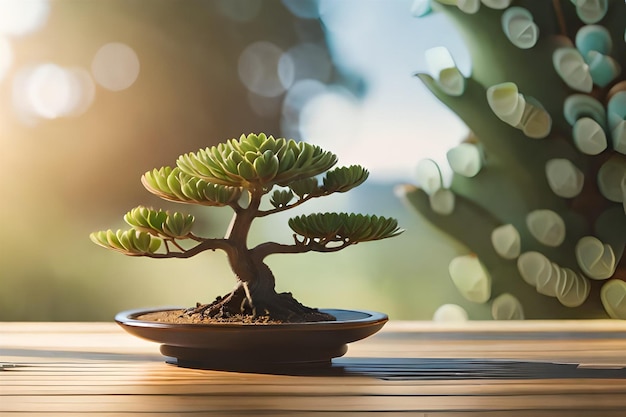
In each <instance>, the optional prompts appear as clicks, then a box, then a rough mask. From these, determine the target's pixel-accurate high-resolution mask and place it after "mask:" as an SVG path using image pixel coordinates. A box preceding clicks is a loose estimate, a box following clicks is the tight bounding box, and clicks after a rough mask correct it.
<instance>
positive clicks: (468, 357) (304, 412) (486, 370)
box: [0, 320, 626, 417]
mask: <svg viewBox="0 0 626 417" xmlns="http://www.w3.org/2000/svg"><path fill="white" fill-rule="evenodd" d="M581 364H582V366H579V365H581ZM0 365H1V368H0V369H1V370H0V415H1V416H3V417H4V416H20V417H24V416H39V417H51V416H66V415H68V414H70V413H74V414H73V415H93V416H101V417H104V416H120V415H139V416H148V415H158V416H180V415H185V416H200V415H202V416H204V415H233V416H234V415H242V416H244V415H245V416H255V415H261V416H263V415H279V416H283V415H284V416H291V415H301V416H313V415H316V416H318V415H324V416H356V415H361V414H362V413H367V415H368V416H378V415H381V416H382V415H384V416H385V417H395V416H406V415H411V416H413V415H415V416H427V415H428V416H439V417H444V416H446V417H460V416H467V417H477V416H486V417H495V416H501V415H502V416H513V417H515V416H526V415H529V416H530V415H532V416H538V417H544V416H557V417H560V416H563V417H565V416H568V417H571V416H607V417H613V416H625V415H626V323H624V322H621V321H604V320H599V321H571V322H570V321H558V322H556V321H554V322H553V321H545V322H471V323H467V324H464V325H462V326H461V325H442V324H435V323H432V322H393V321H392V322H390V323H388V324H387V325H386V326H385V328H383V330H382V331H381V332H380V333H379V334H377V335H375V336H373V337H371V338H369V339H366V340H363V341H360V342H358V343H355V344H353V345H351V346H350V349H349V351H348V354H347V355H346V356H345V357H344V358H339V359H337V360H335V361H334V364H333V367H332V368H328V369H305V370H302V369H300V370H280V371H276V370H275V371H273V372H263V373H238V372H221V371H210V370H198V369H185V368H178V367H175V366H172V365H168V364H166V363H165V362H164V360H163V358H162V357H161V356H160V355H159V354H158V346H157V345H155V344H153V343H150V342H146V341H143V340H140V339H137V338H134V337H132V336H129V335H127V334H126V333H124V332H123V331H122V330H121V329H120V328H119V327H118V326H116V325H115V324H111V323H0Z"/></svg>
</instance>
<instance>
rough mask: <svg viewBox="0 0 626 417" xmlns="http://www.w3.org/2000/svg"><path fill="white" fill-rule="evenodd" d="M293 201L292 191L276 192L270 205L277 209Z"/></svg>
mask: <svg viewBox="0 0 626 417" xmlns="http://www.w3.org/2000/svg"><path fill="white" fill-rule="evenodd" d="M292 199H293V192H292V191H291V190H276V191H274V193H273V194H272V197H271V198H270V203H272V205H273V206H274V207H276V208H279V207H285V206H286V205H287V204H289V202H290V201H291V200H292Z"/></svg>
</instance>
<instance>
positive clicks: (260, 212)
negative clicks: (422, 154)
mask: <svg viewBox="0 0 626 417" xmlns="http://www.w3.org/2000/svg"><path fill="white" fill-rule="evenodd" d="M336 162H337V157H336V155H334V154H333V153H331V152H327V151H325V150H323V149H321V148H320V147H318V146H315V145H311V144H308V143H305V142H296V141H294V140H286V139H284V138H279V139H275V138H273V137H272V136H269V137H268V136H266V135H265V134H258V135H257V134H250V135H248V136H245V135H242V136H241V137H240V138H239V139H238V140H237V139H230V140H228V141H227V142H225V143H221V144H219V145H218V146H213V147H210V148H206V149H202V150H200V151H198V152H196V153H188V154H185V155H182V156H180V157H179V158H178V160H177V161H176V167H175V168H171V167H163V168H160V169H154V170H152V171H148V172H146V173H145V174H144V175H143V176H142V178H141V182H142V183H143V185H144V186H145V187H146V189H147V190H148V191H150V192H151V193H153V194H155V195H157V196H159V197H161V198H163V199H165V200H169V201H175V202H178V203H187V204H196V205H203V206H208V207H224V206H226V207H230V208H231V209H232V210H233V212H234V214H233V217H232V221H231V223H230V226H229V227H228V230H227V231H226V234H225V235H224V237H221V238H220V237H218V238H212V237H200V236H197V235H196V234H194V233H193V232H192V227H193V224H194V217H193V216H192V215H188V214H182V213H179V212H174V213H170V212H168V211H163V210H153V209H151V208H147V207H143V206H139V207H136V208H134V209H132V210H131V211H129V212H128V213H127V214H126V215H125V216H124V220H125V221H126V223H128V224H129V225H130V227H131V228H130V229H129V230H118V231H116V232H114V231H112V230H107V231H100V232H95V233H92V234H91V235H90V238H91V240H92V241H93V242H94V243H96V244H98V245H100V246H103V247H105V248H108V249H113V250H115V251H118V252H121V253H123V254H125V255H130V256H147V257H150V258H159V259H161V258H190V257H192V256H195V255H198V254H200V253H202V252H206V251H215V250H218V249H219V250H222V251H224V252H225V253H226V255H227V257H228V261H229V264H230V267H231V269H232V271H233V272H234V275H235V277H236V279H237V284H236V286H235V287H234V289H233V290H232V291H231V292H230V293H229V294H226V295H225V296H220V297H217V298H216V299H215V301H213V302H212V303H210V304H198V305H197V306H196V307H193V308H190V309H187V310H185V311H184V312H183V313H182V316H187V317H195V319H197V320H203V319H210V318H211V319H215V320H219V321H238V320H243V321H268V320H273V321H287V322H303V321H324V320H333V319H334V317H332V316H330V315H329V314H326V313H323V312H321V311H319V310H317V309H313V308H310V307H306V306H304V305H302V304H300V303H299V302H298V301H297V300H296V299H295V298H294V297H292V295H291V294H290V293H280V294H279V293H277V292H276V290H275V285H274V284H275V280H274V275H273V274H272V271H271V270H270V268H269V267H268V266H267V264H266V263H265V258H267V257H268V256H269V255H272V254H275V253H304V252H336V251H339V250H342V249H345V248H346V247H348V246H350V245H354V244H357V243H359V242H365V241H370V240H379V239H384V238H388V237H392V236H396V235H398V234H400V233H401V232H402V230H400V229H399V228H398V224H397V221H396V220H395V219H391V218H384V217H377V216H369V215H361V214H348V213H317V214H310V215H300V216H296V217H293V218H291V219H289V221H288V224H289V227H290V228H291V229H292V230H293V232H294V234H293V242H291V243H290V244H281V243H275V242H265V243H261V244H259V245H257V246H255V247H252V248H250V247H248V234H249V232H250V227H251V225H252V223H253V221H254V220H256V219H258V218H261V217H266V216H269V215H272V214H276V213H280V212H283V211H285V210H289V209H292V208H294V207H297V206H299V205H301V204H303V203H305V202H306V201H309V200H311V199H313V198H318V197H324V196H328V195H330V194H334V193H343V192H346V191H348V190H350V189H352V188H354V187H357V186H358V185H360V184H362V183H363V182H364V181H365V180H366V179H367V177H368V171H367V170H366V169H364V168H363V167H361V166H358V165H353V166H349V167H340V168H334V169H332V170H331V168H332V167H333V166H334V165H335V164H336ZM321 174H324V176H323V178H322V179H321V182H320V181H319V180H318V178H317V176H319V175H321ZM265 197H269V202H270V203H271V206H268V208H263V207H262V204H261V203H262V201H263V200H264V198H265ZM182 241H187V242H188V243H186V244H183V243H182Z"/></svg>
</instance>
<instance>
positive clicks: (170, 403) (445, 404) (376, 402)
mask: <svg viewBox="0 0 626 417" xmlns="http://www.w3.org/2000/svg"><path fill="white" fill-rule="evenodd" d="M250 410H260V411H270V410H279V411H294V412H299V411H324V412H335V411H339V412H346V411H360V412H368V411H403V412H408V411H411V412H426V411H481V410H491V411H503V410H574V411H575V410H595V411H596V412H600V411H603V410H626V398H624V397H623V396H621V395H619V396H616V395H608V394H606V395H604V394H588V395H584V396H582V395H541V396H537V395H516V396H511V395H500V396H465V395H463V396H452V395H447V396H445V397H441V396H308V395H307V396H297V395H291V394H290V393H286V394H283V395H253V394H249V395H246V396H232V397H231V396H224V395H220V396H207V395H181V396H179V395H167V396H161V395H121V396H120V395H114V396H110V395H80V396H3V397H2V403H0V412H3V413H4V412H19V411H24V412H49V411H52V412H74V413H91V412H94V411H98V412H103V411H106V412H118V413H136V412H143V413H147V412H153V413H158V412H171V413H173V412H181V413H187V412H201V411H250Z"/></svg>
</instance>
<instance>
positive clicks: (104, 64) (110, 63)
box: [91, 42, 140, 91]
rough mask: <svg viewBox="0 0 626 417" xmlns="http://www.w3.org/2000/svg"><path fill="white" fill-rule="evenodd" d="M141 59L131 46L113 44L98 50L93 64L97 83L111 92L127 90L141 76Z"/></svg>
mask: <svg viewBox="0 0 626 417" xmlns="http://www.w3.org/2000/svg"><path fill="white" fill-rule="evenodd" d="M139 67H140V64H139V58H138V57H137V53H136V52H135V51H134V50H133V48H131V47H130V46H128V45H126V44H124V43H119V42H111V43H107V44H106V45H104V46H102V47H101V48H100V49H98V52H96V54H95V56H94V57H93V61H92V62H91V73H92V74H93V77H94V79H95V80H96V83H98V84H99V85H100V86H102V87H104V88H106V89H107V90H111V91H121V90H125V89H127V88H128V87H130V86H131V85H133V83H134V82H135V81H136V80H137V77H138V76H139Z"/></svg>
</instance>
